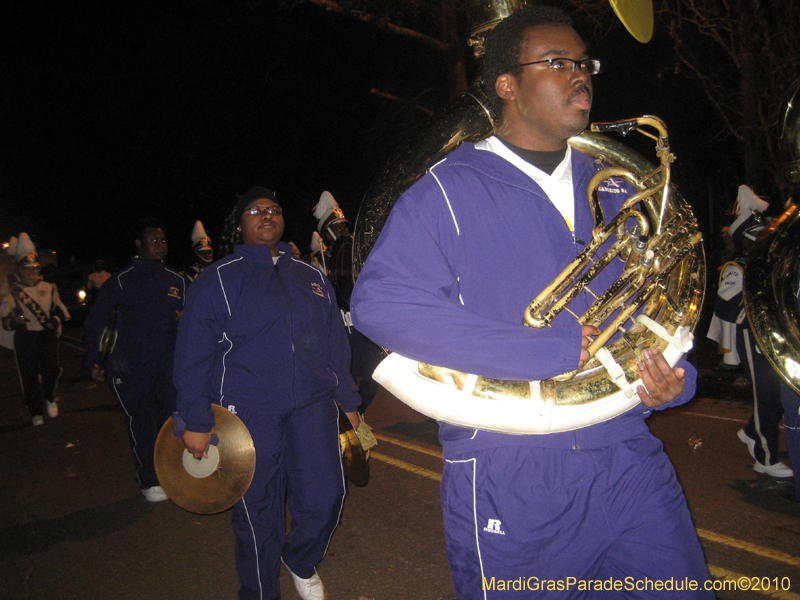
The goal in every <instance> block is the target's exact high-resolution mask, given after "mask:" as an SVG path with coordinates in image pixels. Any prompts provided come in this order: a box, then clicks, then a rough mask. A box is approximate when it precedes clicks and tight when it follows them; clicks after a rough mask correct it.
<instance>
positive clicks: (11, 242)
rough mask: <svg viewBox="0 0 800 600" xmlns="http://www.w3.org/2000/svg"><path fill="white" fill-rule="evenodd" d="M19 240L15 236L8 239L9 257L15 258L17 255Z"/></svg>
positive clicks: (7, 250)
mask: <svg viewBox="0 0 800 600" xmlns="http://www.w3.org/2000/svg"><path fill="white" fill-rule="evenodd" d="M17 242H18V240H17V238H15V237H14V236H13V235H12V236H11V237H10V238H9V239H8V248H6V253H7V254H8V255H9V256H14V255H16V253H17Z"/></svg>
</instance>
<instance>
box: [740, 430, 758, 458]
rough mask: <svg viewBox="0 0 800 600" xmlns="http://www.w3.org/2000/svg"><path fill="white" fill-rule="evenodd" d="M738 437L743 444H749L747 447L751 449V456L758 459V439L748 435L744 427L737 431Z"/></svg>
mask: <svg viewBox="0 0 800 600" xmlns="http://www.w3.org/2000/svg"><path fill="white" fill-rule="evenodd" d="M736 437H738V438H739V441H740V442H742V443H743V444H746V445H747V449H748V450H749V451H750V456H752V457H753V460H755V459H756V441H755V440H754V439H753V438H751V437H750V436H749V435H747V434H746V433H745V431H744V429H740V430H739V431H737V432H736Z"/></svg>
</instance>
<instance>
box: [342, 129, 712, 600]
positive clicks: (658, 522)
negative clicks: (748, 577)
mask: <svg viewBox="0 0 800 600" xmlns="http://www.w3.org/2000/svg"><path fill="white" fill-rule="evenodd" d="M571 152H572V158H571V160H572V180H573V189H574V198H575V217H574V222H575V224H574V233H573V232H572V231H570V228H569V227H568V225H567V223H566V222H565V219H564V218H563V217H562V215H561V214H560V212H559V211H558V210H557V209H556V208H555V207H554V205H553V204H552V203H551V201H550V199H549V198H548V197H547V196H546V195H545V193H544V192H543V191H542V189H541V188H540V187H539V185H537V184H536V183H535V182H534V181H533V180H532V179H531V178H530V177H529V176H528V175H526V174H525V173H524V172H523V171H521V170H520V169H519V168H517V167H516V166H514V165H513V164H511V163H510V162H508V161H507V160H506V159H505V158H503V157H501V156H499V155H497V154H495V153H494V152H492V151H490V150H489V149H487V147H486V146H481V145H478V147H476V146H475V145H473V144H469V143H466V144H463V145H462V146H461V147H460V148H459V149H458V150H456V151H454V152H453V153H451V154H450V155H449V156H448V157H447V158H446V159H444V160H443V161H441V162H439V163H437V164H436V165H434V166H433V167H432V168H431V169H430V171H429V172H428V173H427V174H426V175H425V176H424V177H423V178H422V179H420V181H419V182H417V183H416V184H415V185H414V186H412V187H411V188H410V189H409V190H408V191H407V192H406V193H405V194H404V195H403V196H402V197H401V198H400V199H399V200H398V202H397V204H396V205H395V206H394V207H393V209H392V212H391V215H390V217H389V219H388V221H387V223H386V226H385V227H384V228H383V230H382V232H381V235H380V238H379V239H378V242H377V243H376V245H375V248H374V249H373V251H372V252H371V254H370V256H369V258H368V259H367V261H366V264H365V266H364V269H363V270H362V272H361V274H360V275H359V278H358V281H357V283H356V286H355V290H354V293H353V296H352V311H353V322H354V324H355V325H356V327H358V328H359V329H360V330H361V331H363V332H364V333H365V334H366V335H367V336H369V337H370V338H371V339H372V340H374V341H375V342H376V343H378V344H380V345H382V346H384V347H387V348H389V349H390V350H394V351H397V352H399V353H400V354H403V355H405V356H408V357H410V358H413V359H415V360H420V361H424V362H427V363H431V364H435V365H442V366H446V367H450V368H453V369H456V370H460V371H464V372H468V373H475V374H478V375H482V376H485V377H491V378H497V379H512V380H542V379H548V378H550V377H553V376H554V375H558V374H560V373H563V372H566V371H570V370H572V369H575V368H576V367H577V365H578V361H579V356H580V349H581V328H580V326H579V325H578V324H577V323H576V321H575V320H574V318H573V317H572V316H571V315H569V314H566V313H562V314H561V315H560V316H559V317H558V318H556V319H555V321H554V322H553V324H552V327H549V328H544V329H533V328H529V327H524V326H523V325H522V324H521V323H522V322H523V313H524V310H525V309H526V307H527V306H528V304H529V303H530V302H531V300H532V299H533V298H534V297H535V296H536V295H537V294H538V293H539V292H540V291H541V290H542V289H543V288H544V287H545V285H547V284H548V283H550V281H551V280H552V279H553V278H554V277H555V276H556V275H557V274H558V273H559V272H560V271H561V270H562V269H563V268H564V267H565V266H566V265H567V264H568V263H569V261H571V260H572V259H573V258H574V257H575V256H576V255H577V254H578V253H579V252H580V251H581V250H582V249H583V247H584V244H585V243H586V242H587V241H589V240H590V239H591V235H592V234H591V230H592V227H593V220H592V215H591V212H590V207H589V204H588V201H587V199H586V197H587V196H586V187H587V184H588V182H589V179H590V178H591V176H592V175H593V174H594V173H595V172H596V171H597V170H598V169H599V168H601V165H599V164H598V163H596V162H595V161H594V159H592V158H591V157H589V156H587V155H584V154H581V153H580V152H577V151H574V150H572V151H571ZM599 195H600V198H601V201H602V204H603V206H604V209H605V214H606V219H610V218H611V217H610V216H609V215H613V214H615V213H616V212H617V208H618V207H619V206H620V205H621V204H622V202H623V201H624V200H625V199H626V197H627V190H626V189H625V185H624V184H621V183H620V182H619V181H612V182H607V183H605V184H603V186H602V187H601V189H600V194H599ZM616 262H617V263H619V261H616ZM621 264H622V263H619V265H620V267H621ZM606 271H610V272H609V273H603V274H602V276H601V277H600V278H599V279H598V281H596V282H595V284H593V286H592V287H596V288H597V289H596V290H595V291H598V290H600V291H602V290H604V289H605V288H606V287H607V284H608V281H609V280H610V279H613V278H614V277H616V275H617V274H618V273H619V269H618V268H617V267H616V266H615V267H613V268H611V269H607V270H606ZM611 271H616V272H611ZM590 303H591V298H590V297H589V296H588V294H586V293H584V294H583V295H582V297H581V298H579V299H578V300H577V301H576V303H574V304H573V310H575V311H576V312H579V313H580V312H583V311H584V309H585V308H587V307H588V306H589V304H590ZM680 366H682V367H683V368H685V369H686V384H685V390H684V393H683V394H682V395H681V396H680V397H679V398H678V399H676V400H675V401H674V402H673V404H680V403H682V402H686V401H688V400H689V399H690V398H691V397H692V395H693V394H694V389H695V379H696V371H695V370H694V369H693V368H692V367H691V365H689V364H688V363H687V362H686V361H682V362H681V363H680ZM649 414H650V410H649V409H648V408H646V407H645V406H644V405H642V404H639V405H637V406H635V407H634V408H632V409H630V410H629V411H627V412H625V413H623V414H622V415H620V416H618V417H616V418H614V419H611V420H609V421H606V422H603V423H598V424H596V425H592V426H590V427H584V428H581V429H577V430H575V431H569V432H564V433H552V434H547V435H505V434H499V433H489V432H485V431H481V430H467V429H464V428H461V427H456V426H453V425H448V424H444V423H442V424H440V439H441V441H442V445H443V447H444V459H445V462H444V474H443V478H442V507H443V511H444V527H445V534H446V538H447V550H448V559H449V561H450V569H451V574H452V576H453V581H454V584H455V587H456V592H457V596H458V598H459V600H466V599H478V598H480V599H486V598H497V599H501V598H502V599H504V600H505V599H508V598H533V597H535V598H540V597H541V598H548V597H553V598H559V599H563V598H602V597H612V598H625V597H660V596H659V593H658V592H652V591H649V590H648V591H647V592H643V591H637V590H636V589H635V588H636V587H637V585H639V587H641V586H642V585H646V584H637V582H638V581H640V580H641V581H644V580H645V578H649V579H650V580H651V581H652V580H668V579H669V578H670V577H672V578H674V579H675V580H678V579H681V580H682V579H683V578H684V577H688V578H689V579H693V580H696V581H697V582H698V584H699V585H700V586H701V588H702V585H703V582H704V581H705V580H707V579H708V578H709V575H708V570H707V568H706V565H705V560H704V557H703V553H702V550H701V548H700V544H699V541H698V538H697V534H696V533H695V530H694V526H693V524H692V520H691V517H690V514H689V511H688V508H687V506H686V500H685V498H684V495H683V491H682V489H681V487H680V485H679V484H678V482H677V479H676V477H675V472H674V469H673V467H672V465H671V464H670V462H669V460H668V459H667V457H666V455H665V454H664V452H663V449H662V446H661V443H660V442H659V441H658V440H657V439H655V438H654V437H653V436H652V435H651V433H650V432H649V430H648V428H647V426H646V424H645V422H644V420H645V418H646V417H647V416H648V415H649ZM568 577H574V578H576V580H577V581H588V580H595V581H597V580H609V579H611V578H614V579H618V580H622V584H623V585H625V581H624V580H625V578H631V579H630V580H629V582H630V586H629V587H633V588H634V589H633V590H625V589H622V590H616V591H611V592H609V591H605V592H604V591H592V592H586V591H581V590H579V589H578V584H577V582H576V583H575V584H573V585H572V586H571V587H570V588H569V589H568V590H563V591H554V592H550V593H548V592H544V593H542V592H541V591H540V590H538V589H536V586H537V585H539V584H538V583H537V582H541V580H545V579H547V580H559V581H561V582H562V585H564V584H565V583H566V582H567V578H568ZM493 580H494V581H493ZM500 581H503V582H504V584H502V585H501V584H499V582H500ZM515 581H521V582H522V583H523V585H522V587H523V589H521V590H517V589H516V588H517V587H518V584H515V583H514V582H515ZM506 582H507V583H506ZM484 583H485V584H486V585H484ZM501 587H504V589H502V590H501V589H500V588H501ZM675 593H676V592H675V591H671V592H661V594H663V595H664V597H670V598H674V597H675V596H674V594H675ZM604 594H605V595H604ZM681 597H683V598H689V597H692V598H694V597H697V598H700V597H713V594H712V593H711V592H702V591H701V592H696V593H692V592H688V593H682V595H681Z"/></svg>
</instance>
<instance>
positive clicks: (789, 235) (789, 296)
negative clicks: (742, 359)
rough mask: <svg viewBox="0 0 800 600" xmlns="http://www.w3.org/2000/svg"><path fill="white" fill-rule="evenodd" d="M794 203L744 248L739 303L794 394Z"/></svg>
mask: <svg viewBox="0 0 800 600" xmlns="http://www.w3.org/2000/svg"><path fill="white" fill-rule="evenodd" d="M798 248H800V208H798V207H797V206H792V207H790V208H789V209H788V210H787V211H786V212H784V213H783V214H782V215H781V216H780V217H778V218H777V219H774V220H773V221H772V222H770V224H769V225H768V226H767V227H766V229H764V231H763V232H762V233H761V235H760V236H758V239H757V240H756V241H755V243H754V244H753V246H752V248H751V249H750V254H749V255H748V257H747V264H746V265H745V272H744V273H745V274H744V303H745V309H746V311H747V318H748V320H749V321H750V329H751V331H752V332H753V335H754V337H755V338H756V342H757V343H758V346H759V347H760V348H761V351H762V353H763V354H764V357H765V358H766V359H767V360H768V361H769V363H770V364H771V365H772V367H773V368H774V369H775V371H777V373H778V374H779V375H780V376H781V378H782V379H783V380H784V381H785V382H786V383H787V384H788V385H789V386H790V387H791V388H792V389H793V390H794V391H795V393H796V394H800V311H798V305H797V286H798V269H800V253H798Z"/></svg>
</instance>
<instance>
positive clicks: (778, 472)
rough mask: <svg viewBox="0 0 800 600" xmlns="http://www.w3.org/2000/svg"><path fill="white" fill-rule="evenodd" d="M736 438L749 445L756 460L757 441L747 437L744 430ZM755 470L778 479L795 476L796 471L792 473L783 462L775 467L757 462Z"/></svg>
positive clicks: (754, 466) (751, 454)
mask: <svg viewBox="0 0 800 600" xmlns="http://www.w3.org/2000/svg"><path fill="white" fill-rule="evenodd" d="M736 437H738V438H739V440H740V441H741V442H742V443H743V444H746V445H747V450H748V451H749V452H750V456H752V457H753V459H754V460H755V458H756V441H755V440H754V439H753V438H751V437H750V436H749V435H747V434H746V433H745V431H744V429H740V430H739V431H738V432H736ZM753 470H754V471H755V472H756V473H765V474H766V475H769V476H770V477H776V478H778V479H783V478H784V477H792V476H794V471H792V469H791V468H790V467H787V466H786V465H785V464H783V463H782V462H777V463H775V464H774V465H765V464H762V463H760V462H758V461H757V460H756V464H754V465H753Z"/></svg>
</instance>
